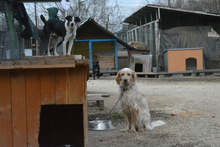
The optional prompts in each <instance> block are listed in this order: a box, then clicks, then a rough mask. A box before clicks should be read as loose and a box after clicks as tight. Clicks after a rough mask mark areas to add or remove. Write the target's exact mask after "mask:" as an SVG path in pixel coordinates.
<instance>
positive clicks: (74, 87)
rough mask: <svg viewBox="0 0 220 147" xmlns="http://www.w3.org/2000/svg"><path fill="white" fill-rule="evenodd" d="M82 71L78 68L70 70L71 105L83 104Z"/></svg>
mask: <svg viewBox="0 0 220 147" xmlns="http://www.w3.org/2000/svg"><path fill="white" fill-rule="evenodd" d="M81 70H82V69H81V68H80V67H77V68H75V69H70V70H69V81H70V82H69V103H70V104H83V102H84V100H83V91H84V89H83V74H82V71H81Z"/></svg>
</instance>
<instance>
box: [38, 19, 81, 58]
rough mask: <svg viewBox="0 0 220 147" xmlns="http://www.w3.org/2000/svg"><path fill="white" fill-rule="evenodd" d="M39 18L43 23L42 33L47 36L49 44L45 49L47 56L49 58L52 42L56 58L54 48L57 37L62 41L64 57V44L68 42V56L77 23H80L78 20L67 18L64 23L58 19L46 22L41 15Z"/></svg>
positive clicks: (55, 53)
mask: <svg viewBox="0 0 220 147" xmlns="http://www.w3.org/2000/svg"><path fill="white" fill-rule="evenodd" d="M40 18H41V20H42V21H43V22H44V28H43V32H44V34H46V35H48V36H49V43H48V49H47V50H48V51H47V52H48V56H51V54H50V45H51V42H53V50H54V51H53V52H54V55H55V56H58V54H57V51H56V48H57V42H58V38H59V37H62V39H63V55H66V44H67V42H68V41H69V50H68V55H70V54H71V50H72V46H73V41H74V39H75V37H76V30H77V26H78V23H79V22H80V18H79V17H74V19H73V17H72V16H67V17H66V18H65V19H66V21H65V22H64V21H61V20H58V19H50V20H48V21H46V19H45V17H44V16H43V15H41V16H40Z"/></svg>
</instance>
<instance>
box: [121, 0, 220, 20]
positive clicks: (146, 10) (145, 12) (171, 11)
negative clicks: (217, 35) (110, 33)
mask: <svg viewBox="0 0 220 147" xmlns="http://www.w3.org/2000/svg"><path fill="white" fill-rule="evenodd" d="M159 9H160V13H161V14H166V17H167V16H172V15H176V14H178V15H181V16H182V17H185V16H190V15H193V16H200V17H201V16H204V17H211V18H212V21H213V19H214V20H218V21H220V14H214V13H207V12H203V11H192V10H185V9H180V8H170V7H167V6H162V5H152V4H148V5H146V6H144V7H142V8H141V9H139V10H138V11H136V12H134V13H133V14H132V15H130V16H129V17H127V18H126V19H125V20H124V22H125V23H130V24H136V23H137V21H140V18H141V17H144V18H147V17H148V18H149V17H154V16H152V15H151V14H152V13H157V12H158V10H159ZM208 21H209V20H208Z"/></svg>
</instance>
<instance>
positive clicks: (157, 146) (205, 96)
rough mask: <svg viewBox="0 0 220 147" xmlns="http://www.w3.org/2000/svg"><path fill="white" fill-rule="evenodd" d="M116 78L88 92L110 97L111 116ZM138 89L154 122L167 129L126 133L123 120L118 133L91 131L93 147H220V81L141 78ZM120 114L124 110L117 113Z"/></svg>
mask: <svg viewBox="0 0 220 147" xmlns="http://www.w3.org/2000/svg"><path fill="white" fill-rule="evenodd" d="M113 79H114V77H108V78H102V79H99V80H89V81H88V89H87V90H88V92H98V93H108V94H110V95H111V96H110V98H105V101H104V104H105V110H104V111H93V110H92V108H89V110H88V111H89V114H91V113H104V112H108V111H109V109H111V107H112V106H113V104H114V103H115V102H116V101H117V98H118V94H119V93H118V92H119V90H118V86H117V85H116V83H115V81H114V80H113ZM137 86H138V88H139V89H140V90H141V91H142V92H143V93H144V94H145V95H146V96H147V98H148V103H149V107H150V110H151V115H152V119H153V120H163V121H165V122H166V125H164V126H161V127H157V128H155V129H153V130H152V131H146V132H143V133H122V132H120V129H122V128H123V127H124V121H123V119H119V120H118V121H117V123H114V125H115V126H116V129H114V130H108V131H89V132H88V140H89V144H88V146H89V147H220V78H219V77H203V78H201V77H200V78H196V77H195V78H182V79H179V78H168V79H165V78H163V79H146V78H139V79H138V81H137ZM114 111H115V112H117V113H118V112H119V114H120V107H119V106H117V108H116V109H115V110H114Z"/></svg>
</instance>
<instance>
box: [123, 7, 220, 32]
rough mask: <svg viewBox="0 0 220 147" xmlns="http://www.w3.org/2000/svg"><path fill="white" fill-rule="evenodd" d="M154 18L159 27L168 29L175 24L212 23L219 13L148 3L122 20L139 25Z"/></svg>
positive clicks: (218, 19)
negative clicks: (157, 20)
mask: <svg viewBox="0 0 220 147" xmlns="http://www.w3.org/2000/svg"><path fill="white" fill-rule="evenodd" d="M158 13H159V14H158ZM156 19H160V27H161V28H163V29H169V28H172V27H176V26H193V25H214V24H216V23H218V22H219V21H220V14H217V13H210V12H203V11H192V10H185V9H180V8H170V7H167V6H163V5H153V4H148V5H146V6H144V7H142V8H141V9H139V10H138V11H136V12H134V13H133V14H131V15H130V16H129V17H127V18H126V19H125V20H124V22H125V23H129V24H133V25H138V26H140V25H143V24H146V23H149V22H151V21H154V20H156Z"/></svg>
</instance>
